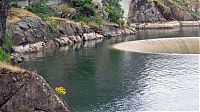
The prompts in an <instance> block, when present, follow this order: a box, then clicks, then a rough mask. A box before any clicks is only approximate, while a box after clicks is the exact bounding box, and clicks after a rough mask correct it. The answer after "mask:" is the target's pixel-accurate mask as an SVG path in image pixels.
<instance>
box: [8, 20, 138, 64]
mask: <svg viewBox="0 0 200 112" xmlns="http://www.w3.org/2000/svg"><path fill="white" fill-rule="evenodd" d="M54 19H55V20H56V21H57V22H58V26H57V28H56V30H55V29H52V28H51V27H50V26H49V25H47V24H46V23H44V22H42V21H41V20H40V19H39V18H34V17H22V19H21V21H19V22H17V23H14V24H13V25H12V26H11V27H10V30H11V31H12V32H13V37H12V39H13V41H14V44H15V46H13V47H12V49H13V53H12V54H11V60H12V62H13V63H18V62H21V61H23V59H24V56H23V55H24V54H28V53H34V52H39V51H41V50H42V49H45V48H49V47H52V46H54V47H55V46H57V47H60V46H67V45H73V44H75V43H79V42H83V41H90V40H96V39H104V38H108V37H117V36H126V35H132V34H135V32H136V30H135V29H128V28H121V27H119V26H118V25H116V24H107V25H103V26H100V27H91V26H87V25H82V24H79V23H75V22H72V21H69V20H66V19H60V18H54Z"/></svg>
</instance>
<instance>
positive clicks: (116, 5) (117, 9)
mask: <svg viewBox="0 0 200 112" xmlns="http://www.w3.org/2000/svg"><path fill="white" fill-rule="evenodd" d="M120 2H121V0H103V1H102V3H103V7H104V10H105V11H106V12H107V13H108V14H109V15H108V16H109V19H110V21H111V22H115V23H118V24H120V20H121V19H123V15H124V10H123V9H122V6H121V4H120Z"/></svg>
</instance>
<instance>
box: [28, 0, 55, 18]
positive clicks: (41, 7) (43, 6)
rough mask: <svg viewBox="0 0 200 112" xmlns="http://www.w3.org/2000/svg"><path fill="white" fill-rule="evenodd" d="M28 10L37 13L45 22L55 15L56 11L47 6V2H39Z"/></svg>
mask: <svg viewBox="0 0 200 112" xmlns="http://www.w3.org/2000/svg"><path fill="white" fill-rule="evenodd" d="M27 10H28V11H30V12H32V13H35V14H36V15H38V16H39V17H41V18H42V19H43V20H44V19H46V18H48V17H51V16H53V15H54V14H55V10H53V9H52V8H50V7H49V6H48V5H47V0H39V1H38V2H35V3H33V4H31V5H30V6H28V7H27Z"/></svg>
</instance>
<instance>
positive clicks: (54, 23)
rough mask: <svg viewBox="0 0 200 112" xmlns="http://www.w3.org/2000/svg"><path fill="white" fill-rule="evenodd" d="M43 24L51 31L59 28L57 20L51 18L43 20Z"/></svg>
mask: <svg viewBox="0 0 200 112" xmlns="http://www.w3.org/2000/svg"><path fill="white" fill-rule="evenodd" d="M45 22H46V23H47V24H48V25H49V26H51V28H53V29H57V28H58V26H59V22H58V21H57V20H55V19H54V18H53V17H48V18H46V19H45Z"/></svg>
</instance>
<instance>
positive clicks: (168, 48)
mask: <svg viewBox="0 0 200 112" xmlns="http://www.w3.org/2000/svg"><path fill="white" fill-rule="evenodd" d="M112 48H114V49H118V50H124V51H131V52H141V53H153V54H156V53H159V54H160V53H170V54H200V37H180V38H162V39H149V40H139V41H129V42H123V43H119V44H116V45H113V46H112Z"/></svg>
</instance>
